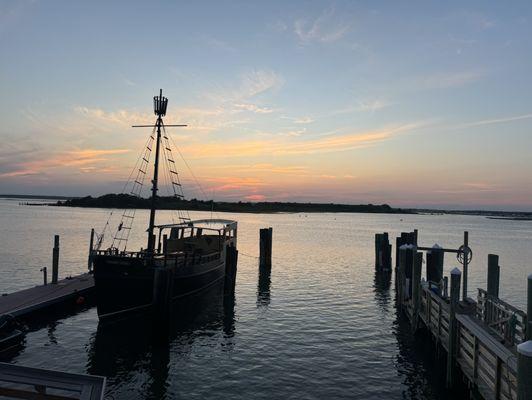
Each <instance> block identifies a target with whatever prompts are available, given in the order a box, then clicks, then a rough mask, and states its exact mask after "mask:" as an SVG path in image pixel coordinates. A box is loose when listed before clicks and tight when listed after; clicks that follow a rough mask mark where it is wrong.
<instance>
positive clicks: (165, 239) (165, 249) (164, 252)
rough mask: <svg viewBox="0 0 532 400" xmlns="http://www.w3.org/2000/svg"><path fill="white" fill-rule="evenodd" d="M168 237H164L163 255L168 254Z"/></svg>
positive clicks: (165, 235)
mask: <svg viewBox="0 0 532 400" xmlns="http://www.w3.org/2000/svg"><path fill="white" fill-rule="evenodd" d="M167 246H168V235H167V234H164V235H163V254H166V253H167V252H168V247H167Z"/></svg>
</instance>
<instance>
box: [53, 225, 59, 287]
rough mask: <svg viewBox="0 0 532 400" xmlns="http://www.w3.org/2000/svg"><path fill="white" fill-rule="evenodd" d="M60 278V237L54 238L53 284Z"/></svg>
mask: <svg viewBox="0 0 532 400" xmlns="http://www.w3.org/2000/svg"><path fill="white" fill-rule="evenodd" d="M58 278H59V235H55V236H54V249H53V251H52V283H53V284H56V283H57V280H58Z"/></svg>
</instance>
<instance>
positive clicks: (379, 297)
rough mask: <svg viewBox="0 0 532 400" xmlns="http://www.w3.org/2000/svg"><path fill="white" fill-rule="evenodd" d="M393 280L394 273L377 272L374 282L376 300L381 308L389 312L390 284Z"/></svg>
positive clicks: (384, 311)
mask: <svg viewBox="0 0 532 400" xmlns="http://www.w3.org/2000/svg"><path fill="white" fill-rule="evenodd" d="M391 282H392V273H391V271H388V272H385V271H383V272H375V279H374V283H373V289H374V291H375V302H376V303H377V305H378V306H379V307H380V308H381V310H382V312H383V313H388V312H389V311H390V310H389V306H390V300H391V295H390V286H391Z"/></svg>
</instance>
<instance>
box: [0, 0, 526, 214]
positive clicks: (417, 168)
mask: <svg viewBox="0 0 532 400" xmlns="http://www.w3.org/2000/svg"><path fill="white" fill-rule="evenodd" d="M531 8H532V4H531V3H529V2H517V1H516V2H507V3H506V2H505V3H503V2H497V3H495V2H480V1H479V2H427V1H423V2H421V1H420V2H408V3H402V2H378V1H372V2H353V1H349V2H339V1H337V2H194V3H190V4H187V3H177V2H132V1H128V2H125V1H124V2H98V1H92V2H76V1H51V2H44V1H29V2H27V1H3V2H1V3H0V51H1V54H2V55H3V56H2V58H1V60H0V84H1V87H2V91H1V94H0V118H1V120H2V124H1V126H0V139H1V144H0V193H2V192H3V193H6V192H7V193H27V194H69V195H84V194H101V193H106V192H110V191H119V190H120V189H121V187H122V185H121V183H122V182H123V180H124V179H125V178H127V176H129V170H130V168H131V167H132V165H133V164H134V162H135V160H136V156H137V154H138V153H139V151H140V149H141V147H142V143H144V140H145V137H146V135H147V134H148V133H149V132H146V131H144V130H134V129H131V128H129V125H131V124H133V123H138V122H151V121H152V120H153V118H154V117H153V114H152V112H151V100H150V99H151V96H153V95H155V94H156V93H157V92H158V89H159V88H160V87H162V88H163V89H164V91H165V94H166V95H167V96H168V97H169V99H170V103H169V111H168V115H167V118H166V121H167V123H172V122H185V123H188V124H189V127H188V128H186V129H182V130H175V131H172V132H173V137H174V140H175V141H176V144H177V145H178V146H179V147H180V149H181V150H182V152H183V153H184V155H185V157H186V158H187V160H188V161H189V164H190V165H191V166H192V168H193V170H194V172H195V175H196V176H197V177H198V179H199V180H200V182H201V184H202V186H203V187H204V189H205V191H207V192H209V193H214V194H215V197H216V198H219V199H229V200H240V199H250V200H261V199H265V200H298V201H301V200H308V201H327V202H329V201H335V202H347V203H367V202H373V203H383V202H386V203H390V204H392V205H396V206H430V207H460V208H498V209H524V210H532V200H531V198H532V173H531V171H532V157H531V155H530V149H531V145H532V136H531V132H530V129H531V127H532V95H531V93H532V90H531V89H532V78H531V77H530V71H531V66H532V65H531V64H532V63H531V61H532V51H531V50H532V49H531V46H532V45H531V41H530V39H529V38H530V37H532V32H531V23H532V20H531V18H532V13H531ZM181 168H182V169H183V174H182V179H183V180H184V183H185V184H186V183H191V185H187V187H188V188H189V189H188V193H187V194H188V195H189V196H196V195H198V196H199V192H198V191H197V189H195V188H194V185H192V183H193V182H192V179H191V176H189V175H187V174H188V171H187V169H186V168H185V167H184V165H181Z"/></svg>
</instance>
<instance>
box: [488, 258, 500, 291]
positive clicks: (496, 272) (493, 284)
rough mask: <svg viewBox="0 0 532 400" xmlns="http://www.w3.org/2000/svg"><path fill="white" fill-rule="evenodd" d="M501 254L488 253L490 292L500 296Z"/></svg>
mask: <svg viewBox="0 0 532 400" xmlns="http://www.w3.org/2000/svg"><path fill="white" fill-rule="evenodd" d="M500 268H501V267H500V266H499V256H498V255H497V254H488V294H489V295H490V296H493V297H497V298H498V297H499V276H500Z"/></svg>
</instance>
